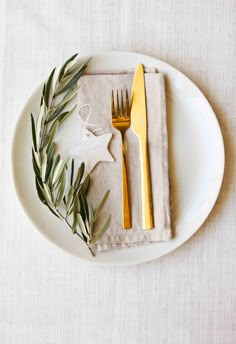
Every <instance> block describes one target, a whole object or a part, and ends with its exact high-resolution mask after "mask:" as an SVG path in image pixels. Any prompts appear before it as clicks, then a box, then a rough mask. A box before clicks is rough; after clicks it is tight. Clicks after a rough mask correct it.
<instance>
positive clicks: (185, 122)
mask: <svg viewBox="0 0 236 344" xmlns="http://www.w3.org/2000/svg"><path fill="white" fill-rule="evenodd" d="M138 63H143V64H144V65H145V66H147V67H156V68H157V69H158V71H160V72H162V73H164V75H165V78H166V91H167V116H168V131H169V161H170V176H171V180H172V183H173V190H174V208H175V211H174V238H173V239H172V240H170V241H168V242H160V243H155V244H152V245H148V246H143V247H138V248H132V249H121V250H113V251H108V252H103V253H98V254H97V256H96V257H95V258H92V257H91V256H90V253H89V252H88V250H87V248H86V247H85V246H84V244H83V243H82V242H80V241H79V240H78V239H77V238H76V237H75V236H73V235H72V234H71V232H70V231H69V230H68V229H67V228H65V226H64V225H63V223H61V222H60V221H59V220H58V219H57V218H56V217H54V216H53V215H51V214H50V212H49V211H48V210H47V208H46V207H45V206H43V205H42V204H41V203H40V201H39V200H38V198H37V195H36V192H35V186H34V178H33V172H32V166H31V130H30V117H29V114H30V112H33V113H35V112H36V111H37V108H38V104H39V98H40V87H39V88H37V89H36V91H35V92H34V93H33V94H32V96H31V97H30V99H29V100H28V102H27V103H26V105H25V107H24V109H23V111H22V113H21V115H20V117H19V120H18V123H17V126H16V129H15V134H14V140H13V147H12V166H13V176H14V181H15V187H16V191H17V194H18V196H19V199H20V202H21V203H22V205H23V208H24V209H25V211H26V213H27V215H28V216H29V218H30V219H31V221H32V222H33V223H34V225H35V226H36V227H37V228H38V229H39V230H40V232H41V233H43V234H44V235H45V236H46V237H47V238H48V239H49V240H51V241H52V242H53V243H54V244H56V245H57V246H59V247H61V248H62V249H64V250H65V251H67V252H69V253H71V254H72V255H74V256H77V257H79V258H81V259H85V260H87V261H90V262H93V263H98V264H107V265H128V264H138V263H142V262H146V261H149V260H152V259H155V258H158V257H161V256H163V255H164V254H167V253H168V252H171V251H173V250H174V249H176V248H177V247H178V246H180V245H181V244H182V243H183V242H185V241H186V240H187V239H189V238H190V237H191V236H192V235H193V234H194V233H195V232H196V231H197V229H198V228H199V227H200V226H201V225H202V223H203V222H204V221H205V219H206V218H207V216H208V215H209V213H210V211H211V209H212V207H213V206H214V203H215V201H216V198H217V196H218V193H219V190H220V187H221V183H222V178H223V173H224V144H223V139H222V135H221V131H220V127H219V124H218V122H217V119H216V116H215V114H214V112H213V110H212V108H211V107H210V105H209V103H208V102H207V100H206V98H205V97H204V95H203V94H202V93H201V91H200V90H199V89H198V88H197V87H196V86H195V85H194V84H193V83H192V81H190V80H189V79H188V78H187V77H186V76H184V75H183V74H182V73H180V72H179V71H178V70H176V69H174V68H173V67H171V66H170V65H168V64H166V63H164V62H162V61H160V60H158V59H155V58H152V57H149V56H145V55H140V54H135V53H127V52H115V53H113V52H112V53H102V54H97V55H95V56H93V59H92V62H91V63H90V64H89V72H96V73H98V72H102V71H103V72H104V71H114V70H124V69H129V68H135V67H136V65H137V64H138Z"/></svg>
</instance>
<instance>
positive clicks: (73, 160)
mask: <svg viewBox="0 0 236 344" xmlns="http://www.w3.org/2000/svg"><path fill="white" fill-rule="evenodd" d="M74 165H75V159H74V158H73V159H72V160H71V169H70V185H72V184H73V179H74Z"/></svg>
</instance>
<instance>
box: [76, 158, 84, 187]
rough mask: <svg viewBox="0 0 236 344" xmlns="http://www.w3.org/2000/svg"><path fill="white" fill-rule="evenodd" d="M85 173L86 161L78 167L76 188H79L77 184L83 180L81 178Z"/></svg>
mask: <svg viewBox="0 0 236 344" xmlns="http://www.w3.org/2000/svg"><path fill="white" fill-rule="evenodd" d="M83 175H84V163H83V162H82V164H81V165H80V167H79V168H78V172H77V177H76V180H75V183H74V187H75V189H76V188H77V186H78V185H79V183H80V182H81V180H82V178H83Z"/></svg>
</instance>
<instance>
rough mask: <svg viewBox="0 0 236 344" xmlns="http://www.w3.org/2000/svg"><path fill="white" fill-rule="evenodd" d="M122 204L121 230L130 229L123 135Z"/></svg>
mask: <svg viewBox="0 0 236 344" xmlns="http://www.w3.org/2000/svg"><path fill="white" fill-rule="evenodd" d="M122 204H123V228H124V229H130V228H131V227H132V225H131V215H130V204H129V190H128V180H127V167H126V149H125V144H124V138H123V135H122Z"/></svg>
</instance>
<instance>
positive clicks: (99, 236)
mask: <svg viewBox="0 0 236 344" xmlns="http://www.w3.org/2000/svg"><path fill="white" fill-rule="evenodd" d="M110 223H111V215H109V216H108V218H107V220H106V222H105V223H104V225H103V226H102V227H101V228H100V229H99V231H98V232H97V234H96V235H95V236H94V237H93V238H92V240H91V244H94V243H95V242H96V241H98V240H99V239H100V238H101V237H102V236H103V234H104V233H105V232H106V230H107V229H108V227H109V226H110Z"/></svg>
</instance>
